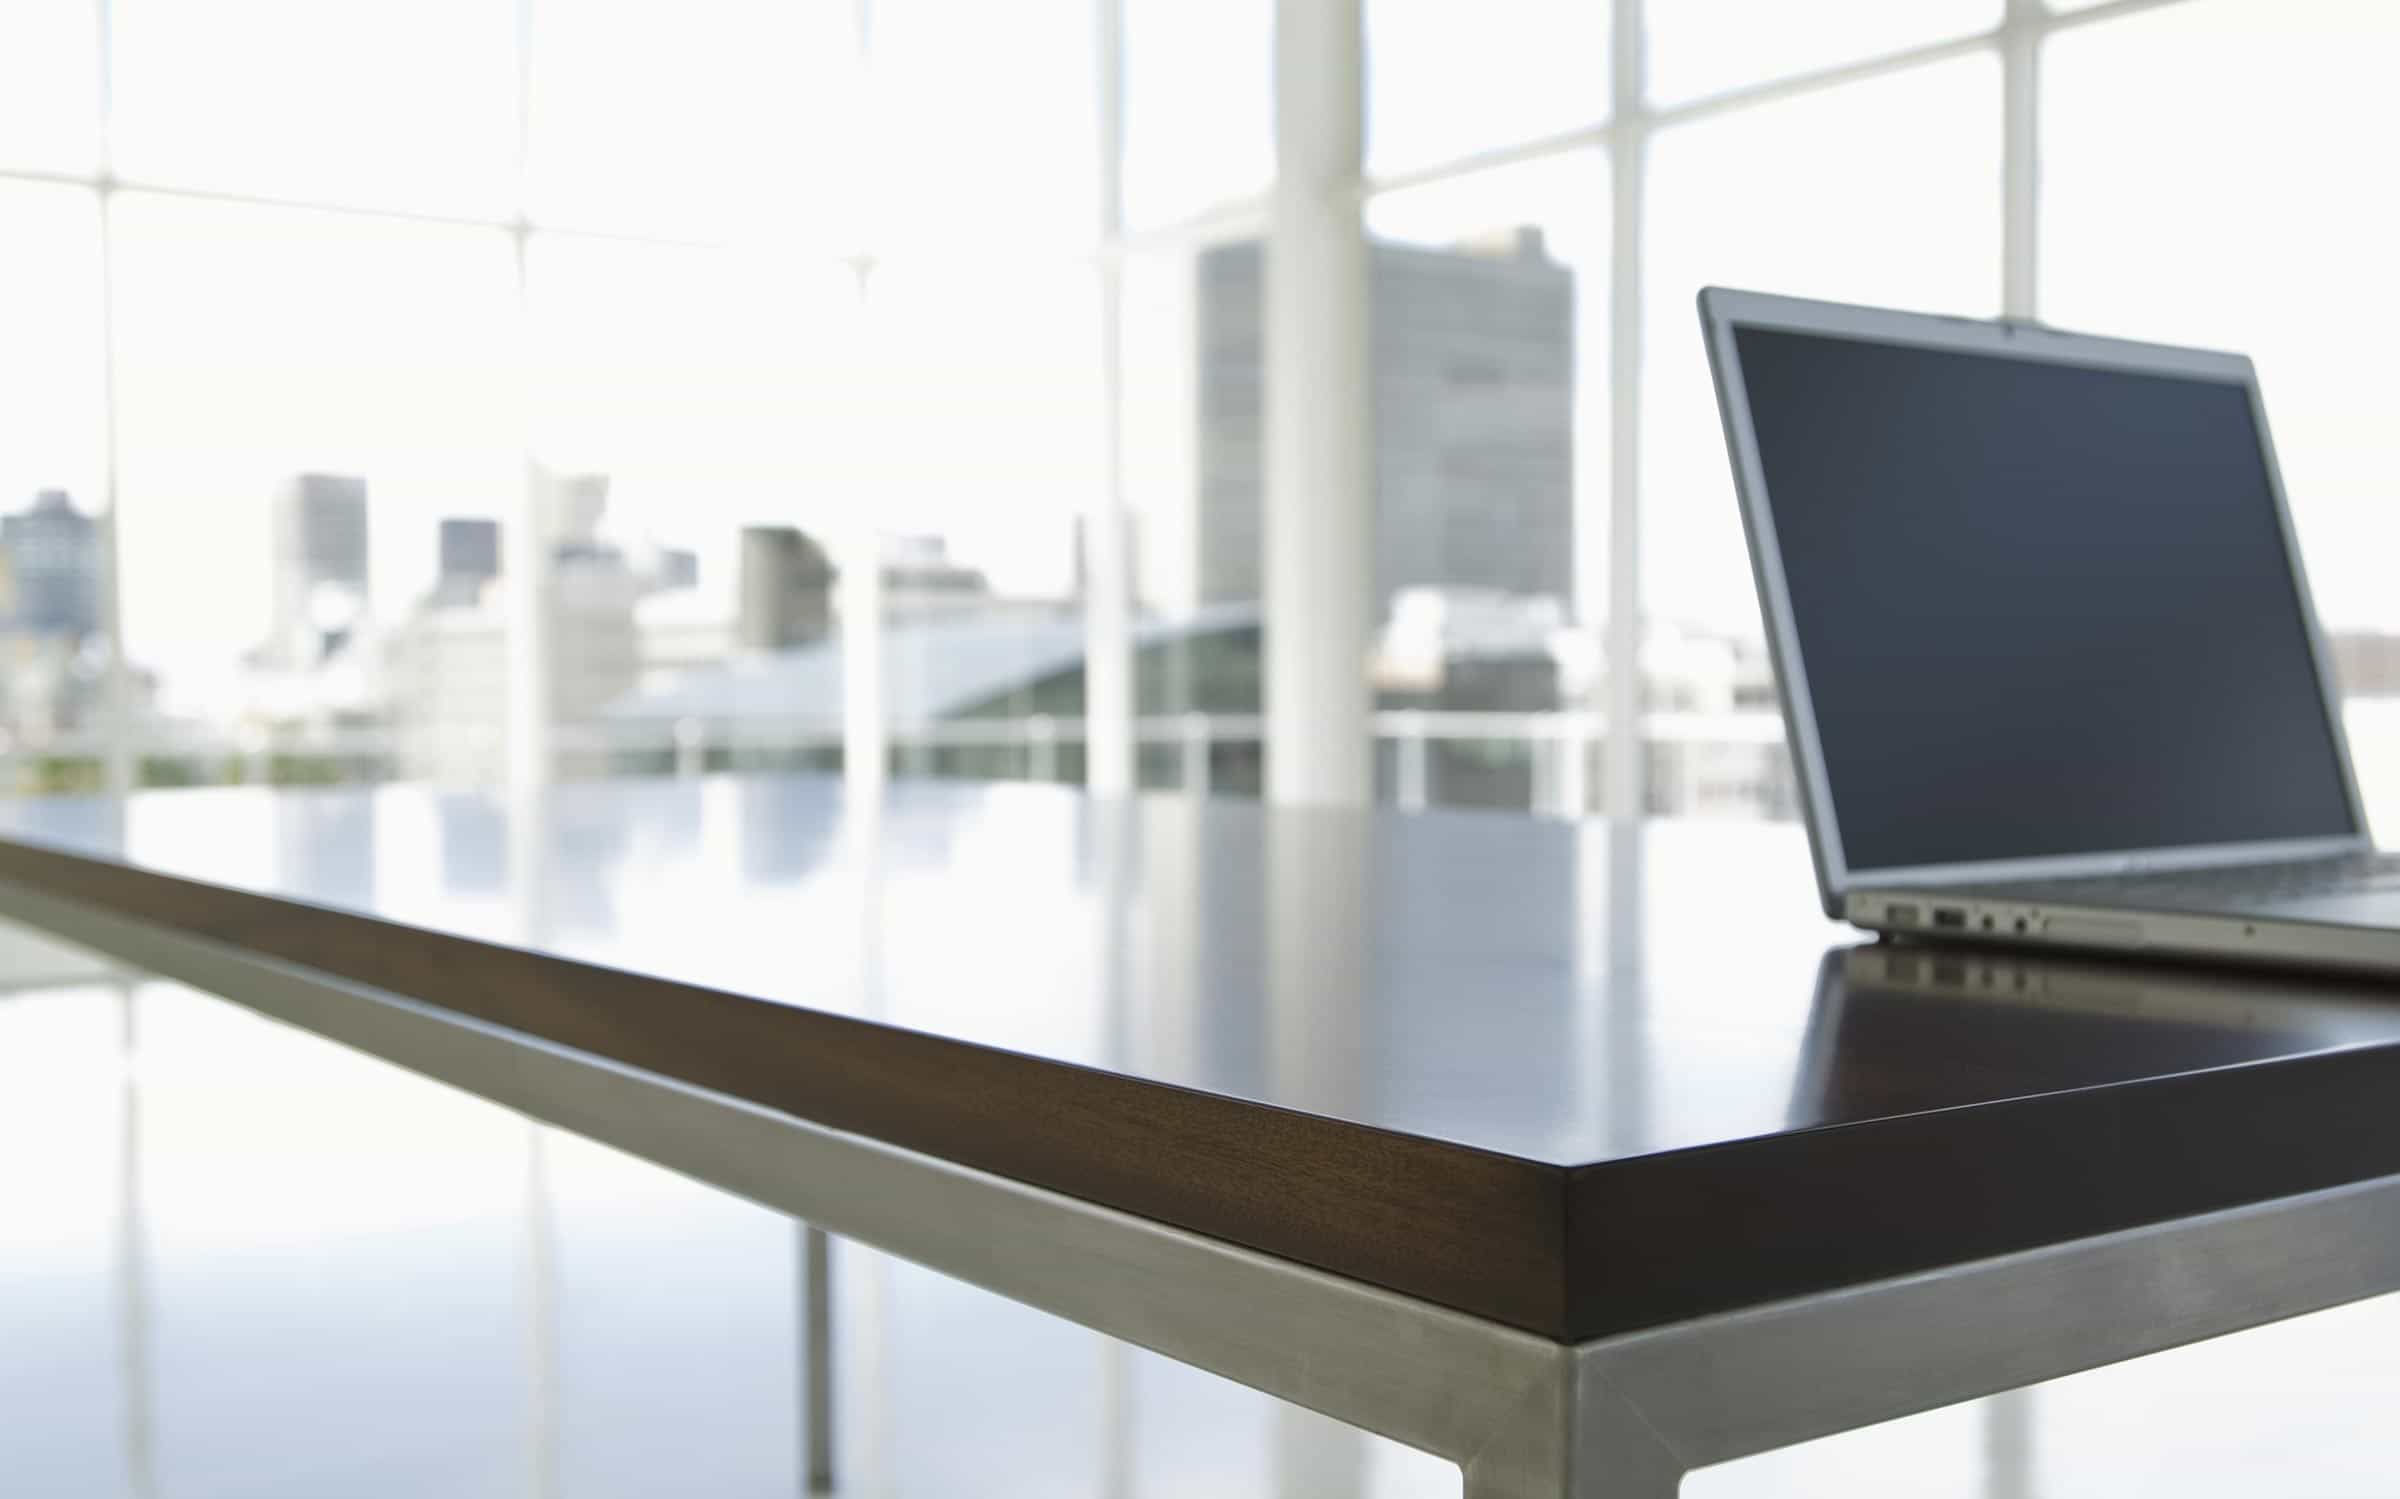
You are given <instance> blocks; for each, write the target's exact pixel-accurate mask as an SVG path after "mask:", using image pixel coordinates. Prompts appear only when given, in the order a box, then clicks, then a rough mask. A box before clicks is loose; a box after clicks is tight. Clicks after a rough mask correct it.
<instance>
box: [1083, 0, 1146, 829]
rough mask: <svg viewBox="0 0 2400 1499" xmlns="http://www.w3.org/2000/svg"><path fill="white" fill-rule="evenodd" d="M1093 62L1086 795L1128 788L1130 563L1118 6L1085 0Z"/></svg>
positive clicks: (1121, 9)
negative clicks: (1095, 377) (1096, 167)
mask: <svg viewBox="0 0 2400 1499" xmlns="http://www.w3.org/2000/svg"><path fill="white" fill-rule="evenodd" d="M1093 26H1094V30H1095V37H1094V41H1095V43H1096V46H1097V49H1098V56H1099V62H1100V68H1099V73H1100V101H1099V102H1100V108H1099V116H1100V129H1099V137H1100V141H1099V144H1100V237H1101V254H1100V421H1101V433H1100V452H1101V465H1100V486H1099V489H1098V492H1097V493H1095V494H1094V495H1093V497H1092V504H1091V506H1090V508H1089V509H1087V510H1086V511H1085V513H1084V523H1083V577H1084V597H1083V629H1084V668H1083V735H1084V739H1083V765H1084V772H1083V775H1084V784H1085V785H1086V786H1088V787H1090V789H1091V792H1092V794H1093V795H1095V796H1124V795H1127V794H1128V793H1130V792H1131V791H1132V790H1133V782H1134V747H1133V599H1132V592H1133V589H1132V573H1133V569H1132V565H1131V559H1130V558H1129V557H1128V556H1127V552H1128V547H1127V546H1126V526H1125V446H1124V444H1125V271H1124V266H1123V265H1122V263H1121V262H1120V260H1119V258H1118V249H1119V245H1120V243H1121V241H1122V238H1123V234H1124V229H1125V192H1124V165H1125V153H1124V149H1123V148H1124V140H1125V45H1124V36H1125V0H1093Z"/></svg>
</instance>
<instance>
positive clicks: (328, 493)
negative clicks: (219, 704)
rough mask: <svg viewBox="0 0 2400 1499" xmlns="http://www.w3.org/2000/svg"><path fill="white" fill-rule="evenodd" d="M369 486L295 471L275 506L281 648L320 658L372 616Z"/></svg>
mask: <svg viewBox="0 0 2400 1499" xmlns="http://www.w3.org/2000/svg"><path fill="white" fill-rule="evenodd" d="M367 605H368V594H367V481H366V480H364V479H362V478H359V477H357V476H356V475H352V474H296V475H294V476H293V478H292V481H291V483H290V484H289V485H288V486H286V488H285V489H284V492H283V493H282V495H280V496H279V497H278V498H277V503H276V507H275V638H274V642H273V646H274V649H275V650H276V651H277V652H278V653H280V654H282V655H283V656H284V657H285V659H286V660H287V661H288V662H289V663H290V664H292V665H295V666H307V665H310V664H313V663H314V662H316V661H318V660H321V659H322V658H323V657H324V656H325V655H326V654H327V653H328V651H330V650H332V649H334V648H336V647H337V646H338V644H339V641H340V640H341V639H343V638H346V637H347V636H348V635H349V634H350V633H351V632H352V631H353V630H355V629H356V628H357V627H358V625H359V624H360V623H362V622H363V621H364V620H365V618H366V614H367Z"/></svg>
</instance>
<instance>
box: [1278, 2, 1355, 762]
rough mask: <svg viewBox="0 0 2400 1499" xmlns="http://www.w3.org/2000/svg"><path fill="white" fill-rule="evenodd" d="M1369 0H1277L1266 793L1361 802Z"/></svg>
mask: <svg viewBox="0 0 2400 1499" xmlns="http://www.w3.org/2000/svg"><path fill="white" fill-rule="evenodd" d="M1363 54H1364V46H1363V42H1362V38H1361V35H1360V17H1359V0H1278V3H1277V5H1276V15H1275V190H1274V196H1273V207H1272V216H1271V220H1270V225H1269V230H1268V236H1267V254H1266V318H1265V328H1264V331H1265V337H1266V379H1267V388H1266V499H1265V507H1264V512H1265V513H1264V514H1263V515H1262V516H1261V518H1260V519H1261V526H1260V533H1261V537H1262V540H1263V544H1264V546H1265V577H1266V622H1267V628H1266V656H1267V659H1266V710H1267V798H1268V800H1270V801H1275V802H1304V803H1305V802H1330V803H1342V804H1350V805H1359V804H1363V803H1365V802H1367V801H1368V800H1370V799H1371V798H1372V797H1373V795H1374V788H1375V777H1374V747H1373V744H1372V742H1371V740H1370V739H1369V737H1368V724H1369V711H1370V708H1371V706H1372V705H1371V703H1370V701H1369V697H1368V691H1367V665H1366V663H1367V646H1368V631H1369V629H1370V628H1371V626H1372V624H1373V617H1372V616H1373V612H1374V605H1375V600H1374V597H1373V594H1374V547H1375V510H1374V461H1373V459H1374V453H1373V430H1374V429H1373V420H1374V413H1373V409H1372V407H1371V405H1370V400H1371V396H1370V391H1369V387H1368V354H1369V326H1368V306H1367V243H1366V231H1365V227H1364V224H1363V222H1362V220H1361V210H1360V203H1359V178H1360V170H1361V166H1362V162H1363V137H1364V134H1365V130H1364V124H1363V116H1362V110H1363V104H1364V83H1363V77H1362V74H1363V71H1364V56H1363Z"/></svg>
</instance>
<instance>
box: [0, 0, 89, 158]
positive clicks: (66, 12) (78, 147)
mask: <svg viewBox="0 0 2400 1499" xmlns="http://www.w3.org/2000/svg"><path fill="white" fill-rule="evenodd" d="M95 5H96V0H10V3H9V4H7V5H5V6H0V165H7V166H17V167H36V168H39V169H41V170H44V171H51V172H88V171H90V170H92V168H93V167H95V166H97V165H98V164H99V160H100V55H99V36H100V18H99V14H98V12H97V10H96V9H95Z"/></svg>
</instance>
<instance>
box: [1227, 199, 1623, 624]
mask: <svg viewBox="0 0 2400 1499" xmlns="http://www.w3.org/2000/svg"><path fill="white" fill-rule="evenodd" d="M1370 254H1371V257H1372V258H1371V275H1372V281H1371V292H1370V295H1371V297H1372V303H1371V309H1370V316H1371V325H1372V327H1373V329H1374V335H1373V337H1374V345H1373V349H1372V354H1371V359H1372V365H1371V367H1372V371H1373V375H1374V402H1375V408H1374V409H1375V417H1374V420H1375V575H1374V576H1375V598H1376V603H1377V607H1378V608H1379V609H1381V608H1384V607H1387V606H1388V605H1389V604H1390V602H1391V599H1392V597H1393V595H1394V594H1396V593H1398V592H1399V591H1400V590H1402V589H1405V588H1427V587H1431V588H1461V589H1474V590H1487V591H1493V592H1499V593H1507V594H1517V595H1538V596H1547V597H1550V598H1554V599H1559V600H1565V599H1566V598H1567V597H1568V595H1569V592H1570V590H1571V587H1572V576H1573V565H1574V562H1573V559H1574V549H1573V540H1574V535H1573V528H1574V399H1575V273H1574V272H1573V271H1572V270H1570V269H1569V268H1568V267H1566V266H1563V265H1560V264H1559V263H1558V262H1556V261H1554V260H1552V259H1551V258H1550V256H1549V252H1548V249H1547V247H1546V246H1545V245H1544V243H1543V240H1542V235H1541V232H1540V231H1539V230H1537V229H1518V230H1516V231H1514V232H1513V233H1511V234H1508V235H1506V236H1504V237H1502V238H1500V239H1498V240H1496V241H1493V242H1490V243H1483V242H1477V243H1472V244H1467V245H1462V246H1459V247H1456V248H1453V249H1426V248H1421V247H1418V246H1413V245H1398V244H1385V243H1378V244H1375V245H1374V246H1372V247H1371V251H1370ZM1197 274H1198V278H1199V285H1198V309H1197V311H1198V324H1199V326H1198V334H1199V358H1200V370H1199V424H1200V433H1199V436H1200V444H1199V483H1198V486H1197V494H1196V496H1195V498H1196V501H1197V503H1198V505H1199V507H1200V508H1199V515H1198V521H1199V525H1198V528H1197V529H1198V536H1199V545H1198V547H1197V548H1196V551H1197V554H1198V567H1199V577H1198V579H1197V580H1196V582H1197V588H1196V597H1197V599H1198V601H1199V602H1201V603H1218V602H1227V601H1234V600H1249V599H1256V598H1257V597H1258V596H1259V584H1260V572H1259V506H1260V497H1261V493H1262V490H1263V487H1264V472H1263V469H1264V465H1263V456H1264V448H1263V435H1264V421H1263V411H1264V408H1263V404H1262V391H1263V386H1264V378H1263V363H1262V361H1263V357H1264V343H1263V340H1262V338H1261V334H1260V307H1261V302H1262V298H1263V294H1264V290H1265V280H1264V264H1263V255H1262V253H1261V249H1260V246H1259V245H1257V244H1256V243H1247V244H1231V245H1221V246H1218V247H1216V248H1214V249H1211V250H1209V251H1207V252H1205V253H1204V254H1202V255H1201V256H1200V258H1199V262H1198V271H1197Z"/></svg>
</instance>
